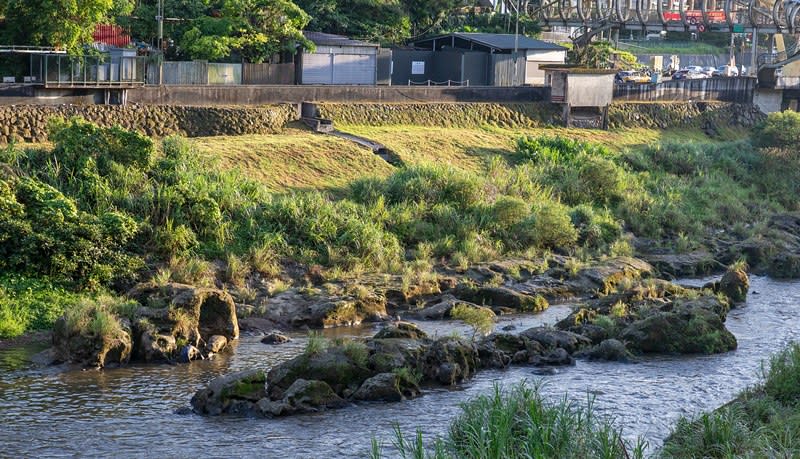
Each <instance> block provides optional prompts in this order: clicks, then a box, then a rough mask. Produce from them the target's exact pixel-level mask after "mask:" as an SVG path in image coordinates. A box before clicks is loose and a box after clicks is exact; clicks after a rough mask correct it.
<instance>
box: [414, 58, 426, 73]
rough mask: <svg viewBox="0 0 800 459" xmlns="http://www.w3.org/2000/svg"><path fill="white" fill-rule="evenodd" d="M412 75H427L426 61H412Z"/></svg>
mask: <svg viewBox="0 0 800 459" xmlns="http://www.w3.org/2000/svg"><path fill="white" fill-rule="evenodd" d="M411 74H412V75H424V74H425V61H411Z"/></svg>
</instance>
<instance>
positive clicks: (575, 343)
mask: <svg viewBox="0 0 800 459" xmlns="http://www.w3.org/2000/svg"><path fill="white" fill-rule="evenodd" d="M519 335H520V337H522V338H525V339H527V340H529V341H535V342H537V343H539V344H540V345H541V346H542V347H543V348H544V349H557V348H561V349H564V350H565V351H566V352H567V353H568V354H572V353H574V352H575V351H578V350H580V349H582V348H584V347H587V346H590V345H591V344H592V342H591V340H589V339H588V338H586V337H585V336H582V335H578V334H577V333H572V332H568V331H563V330H556V329H553V328H549V327H533V328H529V329H527V330H525V331H523V332H522V333H520V334H519Z"/></svg>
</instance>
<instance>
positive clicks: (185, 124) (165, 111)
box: [0, 105, 297, 143]
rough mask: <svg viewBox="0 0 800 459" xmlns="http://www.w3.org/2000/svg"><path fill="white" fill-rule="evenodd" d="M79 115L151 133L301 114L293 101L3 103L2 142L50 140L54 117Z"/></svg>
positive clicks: (257, 125) (248, 129)
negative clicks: (248, 104) (245, 103)
mask: <svg viewBox="0 0 800 459" xmlns="http://www.w3.org/2000/svg"><path fill="white" fill-rule="evenodd" d="M74 116H80V117H82V118H85V119H86V120H88V121H91V122H93V123H96V124H98V125H100V126H112V125H116V124H118V125H121V126H122V127H123V128H125V129H132V130H136V131H139V132H142V133H144V134H147V135H148V136H152V137H166V136H169V135H176V134H177V135H183V136H188V137H207V136H218V135H242V134H267V133H271V132H276V131H278V130H280V129H281V128H282V127H283V126H285V125H286V123H288V122H290V121H293V120H295V119H297V108H296V106H295V105H268V106H261V107H178V106H164V105H125V106H118V105H58V106H43V105H16V106H0V143H7V142H11V141H25V142H41V141H45V140H47V123H48V121H49V120H50V119H51V118H71V117H74Z"/></svg>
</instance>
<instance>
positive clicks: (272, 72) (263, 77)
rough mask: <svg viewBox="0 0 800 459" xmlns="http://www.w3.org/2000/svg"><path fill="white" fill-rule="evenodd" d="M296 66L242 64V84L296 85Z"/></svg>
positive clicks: (290, 64)
mask: <svg viewBox="0 0 800 459" xmlns="http://www.w3.org/2000/svg"><path fill="white" fill-rule="evenodd" d="M294 82H295V67H294V64H292V63H289V64H242V84H284V85H285V84H294Z"/></svg>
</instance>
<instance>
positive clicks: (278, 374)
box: [267, 347, 374, 400]
mask: <svg viewBox="0 0 800 459" xmlns="http://www.w3.org/2000/svg"><path fill="white" fill-rule="evenodd" d="M373 374H374V372H373V371H371V370H369V369H368V368H366V367H364V366H361V364H359V363H358V362H354V361H353V359H352V358H351V357H350V356H349V355H348V354H347V353H346V352H345V349H343V348H342V347H333V348H328V349H326V350H324V351H322V352H321V353H319V354H315V355H306V354H303V355H300V356H297V357H295V358H293V359H291V360H289V361H287V362H284V363H281V364H280V365H278V366H276V367H274V368H273V369H272V370H270V372H269V374H268V375H267V381H268V382H269V395H270V398H271V399H273V400H279V399H282V398H283V397H284V395H285V391H286V390H287V389H288V388H289V386H291V385H292V384H294V382H295V381H296V380H298V379H306V380H312V379H313V380H319V381H323V382H325V383H327V384H328V385H329V386H331V388H332V389H333V390H334V391H335V392H336V393H337V394H343V393H344V392H345V390H350V391H353V390H355V389H357V388H358V386H360V385H361V383H363V382H364V380H366V379H367V378H369V377H370V376H372V375H373Z"/></svg>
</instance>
